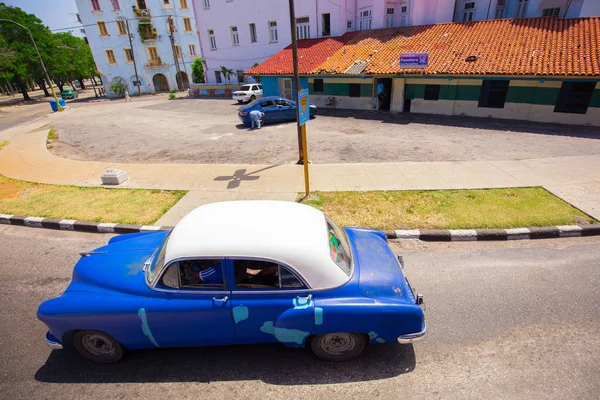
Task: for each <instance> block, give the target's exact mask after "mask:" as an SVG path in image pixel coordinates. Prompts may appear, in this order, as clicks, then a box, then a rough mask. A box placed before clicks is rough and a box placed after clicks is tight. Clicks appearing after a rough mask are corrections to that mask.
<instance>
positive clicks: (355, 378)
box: [35, 344, 416, 385]
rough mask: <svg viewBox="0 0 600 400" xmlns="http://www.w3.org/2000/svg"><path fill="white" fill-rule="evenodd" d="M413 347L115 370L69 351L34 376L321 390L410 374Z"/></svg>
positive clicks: (216, 358) (253, 351)
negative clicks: (330, 357)
mask: <svg viewBox="0 0 600 400" xmlns="http://www.w3.org/2000/svg"><path fill="white" fill-rule="evenodd" d="M415 365H416V358H415V352H414V348H413V346H412V345H399V344H386V345H374V346H368V347H367V349H366V350H365V352H364V354H363V355H361V356H360V357H359V358H357V359H354V360H351V361H347V362H342V363H333V362H327V361H322V360H320V359H317V358H316V357H315V356H313V355H312V354H311V353H310V351H309V350H307V349H301V348H300V349H299V348H286V347H284V346H282V345H280V344H269V345H253V346H241V345H240V346H222V347H197V348H179V349H156V350H140V351H134V352H131V353H129V354H128V355H127V356H126V357H125V358H124V359H123V360H122V361H121V362H119V363H116V364H97V363H94V362H91V361H88V360H86V359H84V358H82V357H81V356H79V355H78V354H75V353H74V352H73V351H71V350H60V351H53V352H52V353H51V354H50V356H49V357H48V360H46V363H45V364H44V365H43V366H42V367H40V369H39V370H38V371H37V372H36V374H35V379H36V380H38V381H41V382H52V383H131V382H136V383H146V382H206V383H208V382H218V381H246V380H260V381H263V382H265V383H269V384H274V385H321V384H332V383H344V382H363V381H371V380H378V379H387V378H392V377H395V376H398V375H401V374H404V373H408V372H411V371H413V370H414V369H415Z"/></svg>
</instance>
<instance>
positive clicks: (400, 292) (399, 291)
mask: <svg viewBox="0 0 600 400" xmlns="http://www.w3.org/2000/svg"><path fill="white" fill-rule="evenodd" d="M393 289H394V293H396V294H397V295H398V296H402V289H400V288H399V287H395V288H393Z"/></svg>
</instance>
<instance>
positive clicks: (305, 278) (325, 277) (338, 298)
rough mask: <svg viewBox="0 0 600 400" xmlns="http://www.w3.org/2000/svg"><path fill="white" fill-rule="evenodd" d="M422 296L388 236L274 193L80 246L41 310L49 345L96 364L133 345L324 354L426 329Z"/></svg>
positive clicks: (406, 339)
mask: <svg viewBox="0 0 600 400" xmlns="http://www.w3.org/2000/svg"><path fill="white" fill-rule="evenodd" d="M422 300H423V299H422V296H421V295H418V294H415V292H414V291H413V289H412V288H411V287H410V285H409V283H408V281H407V280H406V278H405V276H404V273H403V267H402V262H401V260H400V259H399V258H397V257H396V256H395V255H394V253H393V252H392V250H391V249H390V247H389V246H388V244H387V241H386V237H385V235H384V233H382V232H380V231H374V230H369V229H356V228H343V229H342V228H339V227H338V226H337V225H335V224H334V223H333V222H332V221H331V220H330V219H329V218H328V217H327V216H325V215H324V214H323V213H322V212H321V211H319V210H317V209H315V208H312V207H309V206H306V205H302V204H297V203H293V202H278V201H239V202H223V203H213V204H208V205H205V206H201V207H199V208H197V209H196V210H194V211H192V212H191V213H190V214H188V215H187V216H186V217H184V218H183V219H182V220H181V221H180V222H179V223H178V224H177V225H176V226H175V228H174V229H173V230H172V231H170V232H169V231H154V232H143V233H135V234H126V235H121V236H116V237H113V238H112V239H110V241H109V243H108V244H107V245H106V246H103V247H100V248H98V249H95V250H93V251H90V252H87V253H82V255H81V259H80V260H79V261H78V262H77V264H76V265H75V269H74V271H73V278H72V281H71V283H70V284H69V286H68V287H67V289H66V291H65V292H64V293H63V294H62V295H61V296H59V297H56V298H53V299H50V300H47V301H45V302H44V303H42V304H41V305H40V307H39V309H38V318H39V319H40V320H41V321H43V322H44V323H45V324H46V325H47V326H48V328H49V331H48V333H47V334H46V342H47V343H48V344H49V345H50V347H51V348H53V349H61V348H63V346H70V345H72V346H73V347H74V348H75V349H76V350H77V351H78V352H79V353H80V354H81V355H83V356H84V357H86V358H88V359H91V360H93V361H98V362H116V361H118V360H120V359H121V358H122V357H123V355H124V354H125V351H126V350H137V349H146V348H154V347H186V346H214V345H230V344H252V343H269V342H280V343H283V344H284V345H286V346H293V347H301V346H307V347H310V349H312V351H313V352H314V354H316V355H317V356H319V357H321V358H324V359H327V360H334V361H338V360H346V359H350V358H353V357H356V356H357V355H359V354H360V353H361V352H362V351H363V349H364V348H365V346H366V345H367V344H368V343H372V344H378V343H392V342H399V343H403V344H405V343H411V342H413V341H416V340H419V339H421V338H422V337H423V336H424V335H425V331H426V328H425V320H424V314H423V309H422V307H423V304H422V303H423V301H422Z"/></svg>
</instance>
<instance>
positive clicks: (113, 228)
mask: <svg viewBox="0 0 600 400" xmlns="http://www.w3.org/2000/svg"><path fill="white" fill-rule="evenodd" d="M0 224H4V225H17V226H28V227H31V228H46V229H56V230H62V231H77V232H88V233H138V232H150V231H165V230H171V229H173V227H172V226H156V225H126V224H116V223H107V222H86V221H76V220H73V219H58V218H43V217H24V216H21V215H7V214H0Z"/></svg>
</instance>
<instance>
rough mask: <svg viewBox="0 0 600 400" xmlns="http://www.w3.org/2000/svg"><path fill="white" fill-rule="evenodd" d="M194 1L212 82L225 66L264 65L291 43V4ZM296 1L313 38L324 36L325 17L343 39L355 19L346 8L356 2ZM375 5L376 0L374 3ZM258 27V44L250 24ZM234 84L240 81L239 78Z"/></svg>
mask: <svg viewBox="0 0 600 400" xmlns="http://www.w3.org/2000/svg"><path fill="white" fill-rule="evenodd" d="M189 1H190V2H191V1H193V4H194V9H195V13H196V20H197V22H198V25H197V29H198V33H199V37H200V41H201V43H202V54H203V59H204V61H205V64H206V74H205V75H206V77H207V81H208V82H216V77H215V71H218V70H220V69H221V66H225V67H227V68H230V69H232V70H233V71H234V72H235V71H246V70H248V69H250V68H252V66H253V65H254V64H255V63H258V64H260V63H261V62H263V61H265V60H266V59H267V58H269V57H271V56H272V55H274V54H275V53H277V52H278V51H280V50H281V49H283V48H284V47H286V46H288V45H289V44H290V43H291V42H292V39H291V31H290V16H289V8H288V2H287V1H283V0H254V1H240V0H234V1H225V0H219V1H216V0H212V1H210V8H204V0H189ZM332 1H333V3H335V4H332V2H330V1H329V0H313V1H296V2H295V8H296V9H295V14H296V18H302V17H308V18H309V28H310V37H311V38H319V37H323V35H322V34H323V24H322V14H326V13H328V14H329V15H330V35H329V36H340V35H343V34H344V33H345V32H346V23H347V20H348V19H351V18H352V16H351V14H350V13H349V12H347V11H346V9H348V10H351V9H352V8H353V5H350V6H348V7H346V2H347V3H352V2H353V1H356V0H332ZM370 2H374V0H370ZM270 21H275V22H276V23H277V40H276V41H273V40H271V38H270V32H269V22H270ZM251 23H253V24H255V26H256V42H251V36H250V24H251ZM232 26H235V27H237V29H238V37H239V44H238V45H234V43H233V41H232V35H231V27H232ZM208 30H213V32H214V36H215V40H216V44H217V48H216V50H213V49H211V46H210V41H209V34H208ZM232 81H234V82H237V77H233V78H232Z"/></svg>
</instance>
